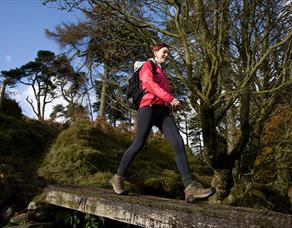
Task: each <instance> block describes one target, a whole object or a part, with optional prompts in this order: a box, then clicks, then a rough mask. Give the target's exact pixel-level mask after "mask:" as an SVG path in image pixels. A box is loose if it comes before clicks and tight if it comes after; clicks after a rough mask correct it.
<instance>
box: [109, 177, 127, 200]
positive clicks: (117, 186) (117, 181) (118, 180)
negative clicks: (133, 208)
mask: <svg viewBox="0 0 292 228" xmlns="http://www.w3.org/2000/svg"><path fill="white" fill-rule="evenodd" d="M124 180H125V178H124V177H121V176H118V175H117V174H115V175H114V176H113V177H112V178H111V179H110V181H109V183H110V184H111V185H112V186H113V189H114V192H115V193H116V194H118V195H127V194H128V192H127V190H126V189H125V185H124Z"/></svg>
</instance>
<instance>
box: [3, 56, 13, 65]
mask: <svg viewBox="0 0 292 228" xmlns="http://www.w3.org/2000/svg"><path fill="white" fill-rule="evenodd" d="M4 58H5V60H6V62H8V63H11V62H12V58H11V56H10V55H5V56H4Z"/></svg>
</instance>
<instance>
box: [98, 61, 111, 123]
mask: <svg viewBox="0 0 292 228" xmlns="http://www.w3.org/2000/svg"><path fill="white" fill-rule="evenodd" d="M108 76H109V70H108V66H107V65H106V64H104V74H103V79H102V89H101V95H100V105H99V110H98V118H105V105H106V92H107V83H108Z"/></svg>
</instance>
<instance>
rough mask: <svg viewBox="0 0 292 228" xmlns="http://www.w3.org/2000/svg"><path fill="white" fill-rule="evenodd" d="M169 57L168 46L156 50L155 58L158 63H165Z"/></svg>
mask: <svg viewBox="0 0 292 228" xmlns="http://www.w3.org/2000/svg"><path fill="white" fill-rule="evenodd" d="M167 57H168V48H167V47H163V48H160V49H159V50H158V51H154V59H155V61H156V62H158V63H164V62H165V61H166V59H167Z"/></svg>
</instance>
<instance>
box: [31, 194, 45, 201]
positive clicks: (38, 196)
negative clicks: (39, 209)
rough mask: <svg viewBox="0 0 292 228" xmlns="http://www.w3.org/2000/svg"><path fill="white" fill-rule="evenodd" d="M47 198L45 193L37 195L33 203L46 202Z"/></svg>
mask: <svg viewBox="0 0 292 228" xmlns="http://www.w3.org/2000/svg"><path fill="white" fill-rule="evenodd" d="M45 198H46V195H45V194H44V193H40V194H37V195H35V196H34V197H33V199H32V201H34V202H41V201H44V200H45Z"/></svg>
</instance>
